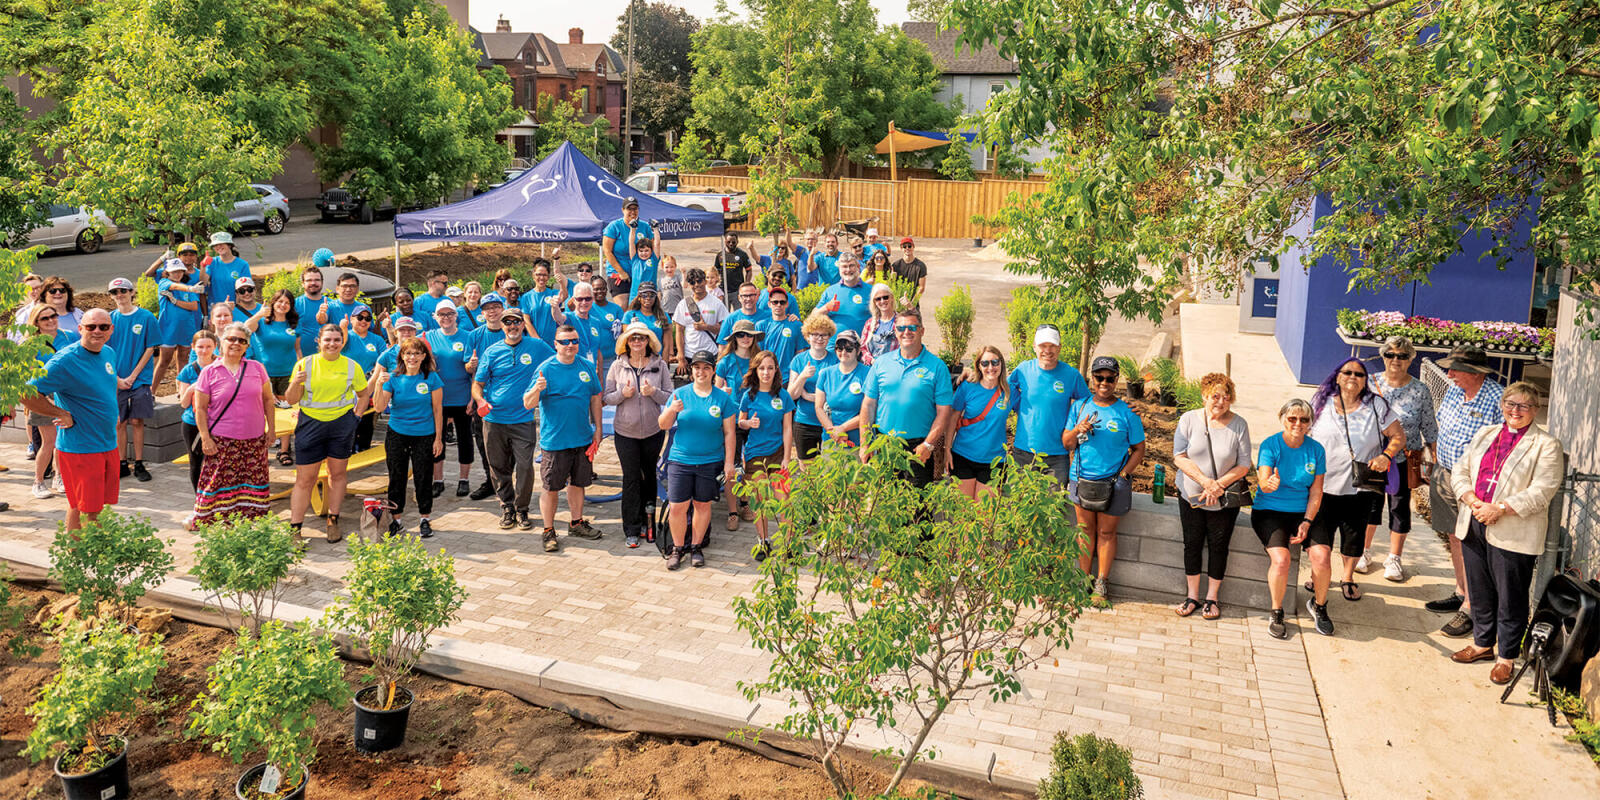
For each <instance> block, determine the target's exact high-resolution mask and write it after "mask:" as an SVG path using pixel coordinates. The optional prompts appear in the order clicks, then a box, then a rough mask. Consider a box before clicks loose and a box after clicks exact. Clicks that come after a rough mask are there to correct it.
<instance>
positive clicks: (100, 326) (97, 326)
mask: <svg viewBox="0 0 1600 800" xmlns="http://www.w3.org/2000/svg"><path fill="white" fill-rule="evenodd" d="M78 327H80V328H82V329H84V330H86V331H109V330H111V323H109V322H96V323H93V324H84V325H79V326H78Z"/></svg>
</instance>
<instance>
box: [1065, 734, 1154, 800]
mask: <svg viewBox="0 0 1600 800" xmlns="http://www.w3.org/2000/svg"><path fill="white" fill-rule="evenodd" d="M1050 761H1051V764H1050V775H1049V776H1048V777H1046V778H1045V779H1044V780H1042V781H1039V800H1136V798H1140V797H1144V787H1143V786H1142V785H1141V784H1140V783H1139V776H1138V775H1135V774H1134V772H1133V764H1132V756H1131V754H1130V753H1129V752H1128V748H1126V747H1123V746H1121V745H1119V744H1117V743H1116V742H1113V741H1111V740H1110V739H1102V738H1100V737H1098V736H1096V735H1094V734H1092V733H1085V734H1081V735H1079V736H1076V737H1069V736H1067V735H1066V734H1065V733H1057V734H1056V741H1055V744H1054V745H1053V746H1051V748H1050Z"/></svg>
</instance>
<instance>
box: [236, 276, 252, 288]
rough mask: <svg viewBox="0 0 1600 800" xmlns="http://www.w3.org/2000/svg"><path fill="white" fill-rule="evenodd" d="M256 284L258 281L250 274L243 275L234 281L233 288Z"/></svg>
mask: <svg viewBox="0 0 1600 800" xmlns="http://www.w3.org/2000/svg"><path fill="white" fill-rule="evenodd" d="M255 285H256V282H255V281H253V280H250V276H249V275H245V276H242V277H240V278H239V280H236V281H234V282H233V288H235V289H239V288H242V287H245V286H250V287H254V286H255Z"/></svg>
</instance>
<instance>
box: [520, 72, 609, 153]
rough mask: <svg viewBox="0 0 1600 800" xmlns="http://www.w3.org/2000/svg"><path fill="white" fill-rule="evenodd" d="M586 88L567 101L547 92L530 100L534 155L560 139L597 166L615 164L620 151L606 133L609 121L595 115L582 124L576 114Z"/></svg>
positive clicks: (556, 144) (549, 149)
mask: <svg viewBox="0 0 1600 800" xmlns="http://www.w3.org/2000/svg"><path fill="white" fill-rule="evenodd" d="M587 91H588V90H587V89H579V90H578V92H577V93H576V94H574V95H573V99H571V100H558V99H556V98H555V97H553V96H551V95H548V94H541V95H539V99H538V100H537V101H535V103H534V110H533V119H534V121H536V122H538V123H539V129H538V130H536V131H534V133H533V146H534V152H535V153H536V154H537V155H536V157H537V158H544V157H545V156H548V155H550V154H551V153H554V152H555V151H556V148H558V147H560V146H561V143H562V142H572V144H573V146H575V147H577V148H578V149H579V150H582V151H583V153H584V155H586V156H588V157H589V158H592V159H594V160H595V161H596V162H597V163H599V164H600V165H601V166H605V165H607V164H615V163H616V161H617V156H618V154H619V153H620V152H621V150H620V149H619V147H618V145H617V140H615V139H613V138H611V135H610V134H609V133H608V132H607V131H608V130H609V129H610V128H611V123H610V122H609V121H607V120H606V118H605V117H596V118H595V119H594V121H593V122H588V123H585V122H584V121H583V120H582V119H581V118H580V117H579V115H578V105H577V104H578V103H581V102H583V97H584V94H585V93H586V92H587Z"/></svg>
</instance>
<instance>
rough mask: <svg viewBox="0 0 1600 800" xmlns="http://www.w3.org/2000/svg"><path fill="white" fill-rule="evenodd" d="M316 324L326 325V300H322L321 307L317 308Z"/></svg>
mask: <svg viewBox="0 0 1600 800" xmlns="http://www.w3.org/2000/svg"><path fill="white" fill-rule="evenodd" d="M317 324H318V325H326V324H328V298H326V297H324V298H322V305H320V306H317Z"/></svg>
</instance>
